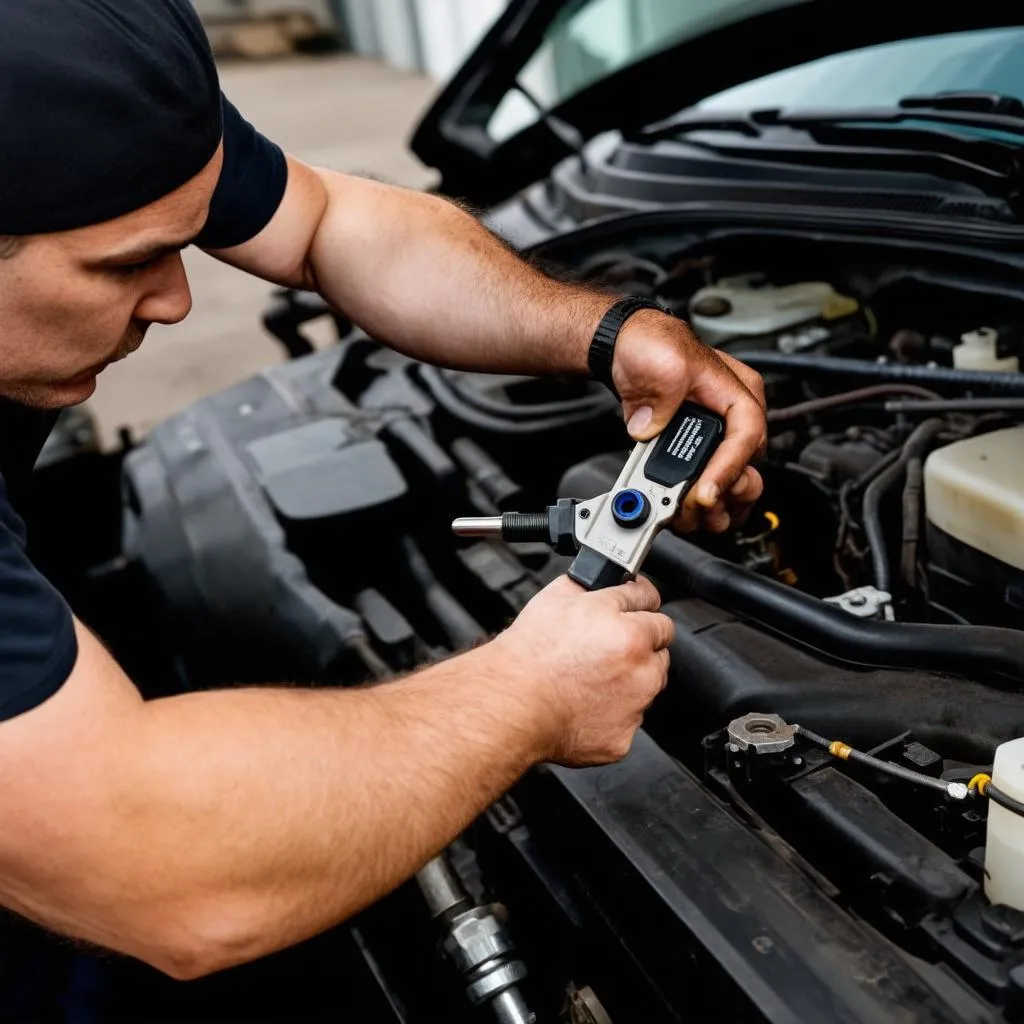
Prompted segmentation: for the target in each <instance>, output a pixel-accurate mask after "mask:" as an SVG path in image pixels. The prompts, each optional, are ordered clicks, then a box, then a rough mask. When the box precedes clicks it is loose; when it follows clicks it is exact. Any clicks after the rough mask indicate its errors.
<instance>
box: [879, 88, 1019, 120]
mask: <svg viewBox="0 0 1024 1024" xmlns="http://www.w3.org/2000/svg"><path fill="white" fill-rule="evenodd" d="M899 106H901V107H907V108H920V107H925V108H929V109H931V110H962V111H964V112H965V113H975V114H1001V115H1004V116H1006V117H1013V118H1018V119H1020V120H1021V121H1024V102H1022V101H1021V100H1020V99H1018V98H1017V97H1016V96H1004V95H1003V94H1002V93H999V92H957V91H956V90H951V91H949V92H937V93H933V94H932V95H930V96H907V97H905V98H904V99H902V100H900V102H899Z"/></svg>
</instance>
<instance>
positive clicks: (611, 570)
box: [569, 402, 725, 590]
mask: <svg viewBox="0 0 1024 1024" xmlns="http://www.w3.org/2000/svg"><path fill="white" fill-rule="evenodd" d="M724 437H725V420H724V419H723V418H722V417H721V416H719V415H718V414H717V413H714V412H712V411H711V410H710V409H706V408H704V406H702V405H698V404H697V403H696V402H683V403H682V405H680V407H679V409H678V410H677V411H676V414H675V415H674V416H673V417H672V419H671V420H670V421H669V423H668V425H667V426H666V427H665V429H664V430H663V431H662V432H661V433H660V434H659V435H658V436H657V437H656V438H654V439H653V440H651V441H642V442H640V443H639V444H638V445H637V446H636V448H635V449H634V451H633V454H632V455H631V456H630V459H629V460H628V461H627V463H626V466H625V467H624V468H623V472H622V475H621V476H620V477H619V480H618V481H617V483H616V485H615V490H614V492H613V493H612V494H611V496H610V501H611V504H610V509H611V512H610V515H609V513H608V512H603V513H601V514H600V516H599V518H598V519H597V520H596V521H595V525H594V526H593V527H592V531H591V537H594V535H595V534H597V539H598V540H599V541H600V543H595V544H594V545H593V546H591V545H590V544H588V543H587V537H586V536H582V537H581V538H580V539H581V543H582V547H581V549H580V553H579V555H577V556H576V559H575V561H574V562H573V563H572V565H571V566H570V568H569V576H570V578H571V579H573V580H575V581H576V582H577V583H578V584H579V585H580V586H581V587H585V588H586V589H587V590H603V589H605V588H607V587H614V586H618V585H619V584H620V583H622V582H623V581H624V578H625V577H626V575H627V572H631V574H635V573H636V572H639V570H640V565H641V564H642V561H643V559H644V558H646V556H647V552H648V551H649V550H650V546H651V544H653V543H654V539H655V537H656V536H657V535H658V533H660V532H661V530H662V529H664V527H665V526H667V525H669V523H670V522H671V518H672V517H671V516H669V515H664V514H662V515H658V514H656V513H655V512H654V511H653V509H654V508H662V507H664V508H666V509H667V507H668V506H669V505H670V504H675V503H676V502H678V500H680V499H681V498H683V497H685V495H686V494H687V493H688V492H689V490H690V489H691V488H692V487H693V485H694V484H695V483H696V482H697V480H698V479H699V478H700V476H701V474H702V473H703V472H704V470H705V469H706V468H707V465H708V463H709V462H710V461H711V457H712V456H713V455H714V454H715V452H716V451H717V449H718V446H719V445H720V444H721V442H722V439H723V438H724ZM674 513H675V508H672V514H673V515H674ZM616 531H618V536H616ZM627 534H628V535H629V538H628V539H626V536H625V535H627ZM609 537H612V538H613V540H612V541H610V542H609V540H608V538H609ZM620 538H622V539H621V549H622V552H623V557H624V558H626V559H627V562H626V563H624V564H619V563H618V562H617V561H616V559H615V557H611V555H614V552H615V550H616V549H617V548H618V547H619V546H620ZM637 538H639V540H640V544H639V547H637ZM597 548H603V550H597ZM638 551H639V552H640V554H639V560H638V556H637V552H638ZM605 552H608V553H605ZM627 552H629V553H628V554H627Z"/></svg>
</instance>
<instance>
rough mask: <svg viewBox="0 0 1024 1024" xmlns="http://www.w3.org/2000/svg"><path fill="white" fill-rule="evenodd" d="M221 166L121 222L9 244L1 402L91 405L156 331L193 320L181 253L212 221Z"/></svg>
mask: <svg viewBox="0 0 1024 1024" xmlns="http://www.w3.org/2000/svg"><path fill="white" fill-rule="evenodd" d="M221 159H222V157H221V152H220V150H218V152H217V154H216V155H215V156H214V158H213V160H211V161H210V163H209V164H208V165H207V167H206V168H204V169H203V170H202V171H201V172H200V173H199V174H198V175H197V176H196V177H195V178H193V179H192V180H191V181H189V182H187V183H186V184H185V185H183V186H182V187H181V188H179V189H176V190H175V191H174V192H172V193H171V194H170V195H168V196H164V197H163V198H162V199H158V200H157V201H156V202H154V203H150V204H149V205H147V206H144V207H143V208H142V209H141V210H136V211H134V212H133V213H128V214H125V215H123V216H121V217H117V218H115V219H114V220H110V221H105V222H103V223H102V224H95V225H92V226H89V227H84V228H75V229H72V230H69V231H58V232H51V233H48V234H43V235H28V236H24V237H20V236H7V238H6V244H5V239H4V238H0V356H2V363H0V395H3V396H4V397H7V398H12V399H14V400H15V401H18V402H22V403H23V404H25V405H31V406H35V407H37V408H46V409H57V408H64V407H66V406H70V405H76V404H78V403H79V402H84V401H85V400H86V399H87V398H89V397H90V396H91V395H92V393H93V391H94V390H95V388H96V375H97V374H98V373H99V372H100V371H101V370H103V369H104V368H105V367H106V366H108V365H110V363H113V362H117V361H118V360H119V359H123V358H124V357H125V356H127V355H130V354H131V353H132V352H134V351H135V350H136V349H137V348H138V347H139V346H140V345H141V344H142V340H143V338H144V337H145V334H146V330H147V328H148V327H149V326H150V325H151V324H173V323H177V322H178V321H180V320H183V319H184V318H185V317H186V316H187V315H188V313H189V310H190V309H191V307H192V298H191V295H190V293H189V287H188V281H187V280H186V278H185V268H184V266H183V264H182V261H181V250H182V249H183V248H185V247H186V246H187V245H188V244H189V242H190V241H191V240H192V239H193V238H194V237H195V236H196V235H197V234H199V231H200V230H201V229H202V227H203V224H204V223H205V222H206V216H207V213H208V212H209V207H210V199H211V197H212V196H213V190H214V188H215V187H216V184H217V179H218V177H219V176H220V165H221ZM5 254H6V255H5Z"/></svg>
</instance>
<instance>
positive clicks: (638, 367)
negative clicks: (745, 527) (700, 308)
mask: <svg viewBox="0 0 1024 1024" xmlns="http://www.w3.org/2000/svg"><path fill="white" fill-rule="evenodd" d="M612 379H613V380H614V382H615V387H616V389H617V390H618V392H619V395H620V396H621V397H622V409H623V414H624V416H625V419H626V423H627V425H628V430H629V433H630V436H631V437H632V438H633V439H634V440H635V441H649V440H650V439H651V438H653V437H656V436H657V435H658V434H660V433H661V431H662V430H663V429H664V428H665V427H666V426H667V424H668V422H669V421H670V420H671V419H672V417H673V415H675V412H676V410H677V409H678V408H679V406H680V404H681V403H682V401H683V399H684V398H689V399H691V400H692V401H694V402H698V403H700V404H701V405H703V406H706V407H707V408H708V409H711V410H712V411H713V412H717V413H718V414H719V415H720V416H723V417H724V418H725V424H726V429H725V438H724V440H723V441H722V443H721V445H720V446H719V448H718V451H717V452H716V453H715V455H714V457H713V458H712V460H711V462H710V463H709V464H708V467H707V469H706V470H705V471H704V473H703V475H702V476H701V478H700V481H699V482H698V484H697V486H696V487H694V488H693V489H692V490H691V491H690V493H689V494H688V495H687V497H686V500H685V501H684V503H683V506H682V508H681V509H680V513H679V516H678V517H677V519H676V521H675V523H674V524H673V526H674V528H675V529H676V530H678V531H679V532H682V533H686V532H690V531H692V530H695V529H696V528H697V527H698V526H699V525H703V526H705V527H706V528H707V529H708V530H710V531H711V532H713V533H722V532H723V531H725V530H727V529H728V528H729V526H730V525H731V524H737V525H739V524H740V523H742V522H743V521H744V520H745V519H746V517H747V515H749V513H750V508H751V506H752V505H753V504H754V502H756V501H757V499H758V498H759V497H760V496H761V492H762V490H763V488H764V485H763V482H762V480H761V475H760V473H758V472H757V470H756V469H754V467H753V466H751V465H750V463H751V462H752V461H753V460H754V459H755V458H758V457H760V456H761V455H763V454H764V451H765V447H766V445H767V426H766V422H765V399H764V384H763V382H762V380H761V376H760V374H758V373H756V372H755V371H754V370H752V369H750V367H748V366H745V365H744V364H743V363H741V362H740V361H739V360H737V359H734V358H732V357H731V356H729V355H726V354H725V353H724V352H717V351H715V350H714V349H711V348H709V347H707V346H706V345H704V344H703V343H702V342H701V341H700V340H699V339H698V338H697V337H696V335H695V334H694V333H693V332H692V331H691V330H690V328H689V327H687V325H686V324H685V323H684V322H683V321H682V320H674V319H672V318H670V317H668V316H665V315H664V314H663V313H659V312H657V311H656V310H644V311H642V312H640V313H637V314H635V315H634V316H632V317H631V318H630V319H629V321H628V322H627V323H626V325H625V327H623V329H622V332H621V333H620V335H619V340H618V343H617V344H616V346H615V361H614V363H613V365H612Z"/></svg>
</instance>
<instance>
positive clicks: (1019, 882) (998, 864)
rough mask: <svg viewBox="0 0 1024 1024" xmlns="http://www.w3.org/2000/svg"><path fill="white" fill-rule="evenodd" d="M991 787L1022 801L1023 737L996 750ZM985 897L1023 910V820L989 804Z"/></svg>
mask: <svg viewBox="0 0 1024 1024" xmlns="http://www.w3.org/2000/svg"><path fill="white" fill-rule="evenodd" d="M992 784H993V785H994V786H997V787H998V788H999V789H1000V790H1002V792H1004V793H1005V794H1006V795H1007V796H1011V797H1013V798H1014V799H1015V800H1020V801H1024V738H1021V739H1016V740H1010V742H1009V743H1003V744H1001V745H1000V746H998V747H997V748H996V757H995V766H994V767H993V769H992ZM985 895H986V896H988V898H989V900H990V901H991V902H992V903H1004V904H1006V906H1008V907H1015V908H1016V909H1017V910H1024V818H1022V817H1021V816H1020V815H1018V814H1014V812H1013V811H1008V810H1006V808H1005V807H1000V806H999V805H998V804H997V803H996V802H995V801H993V800H990V801H989V802H988V839H987V841H986V843H985Z"/></svg>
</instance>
